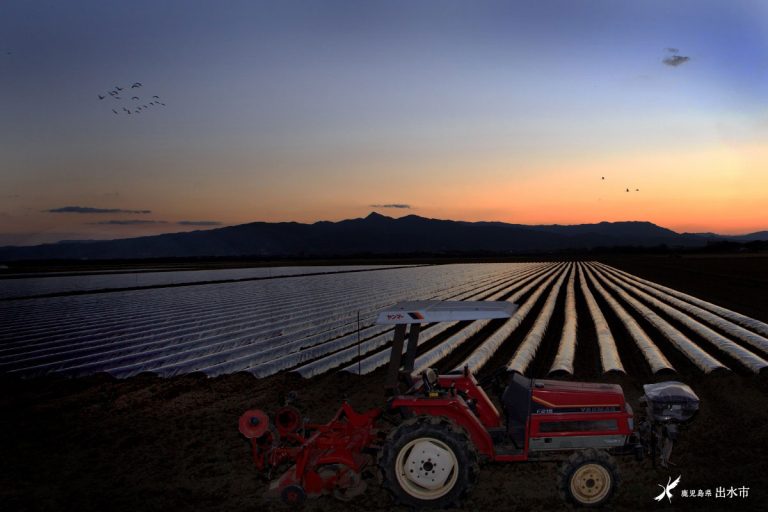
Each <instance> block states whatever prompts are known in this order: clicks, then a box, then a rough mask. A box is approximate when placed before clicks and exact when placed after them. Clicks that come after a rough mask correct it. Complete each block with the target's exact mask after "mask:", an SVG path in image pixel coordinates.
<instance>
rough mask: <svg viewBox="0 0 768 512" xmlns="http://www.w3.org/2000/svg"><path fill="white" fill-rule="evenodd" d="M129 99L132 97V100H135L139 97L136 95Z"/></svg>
mask: <svg viewBox="0 0 768 512" xmlns="http://www.w3.org/2000/svg"><path fill="white" fill-rule="evenodd" d="M131 99H132V100H137V99H139V97H138V96H134V97H133V98H131Z"/></svg>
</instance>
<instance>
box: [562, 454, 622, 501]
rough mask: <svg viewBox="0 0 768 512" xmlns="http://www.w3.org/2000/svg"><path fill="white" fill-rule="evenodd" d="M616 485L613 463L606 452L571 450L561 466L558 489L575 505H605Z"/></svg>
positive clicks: (617, 478)
mask: <svg viewBox="0 0 768 512" xmlns="http://www.w3.org/2000/svg"><path fill="white" fill-rule="evenodd" d="M618 485H619V470H618V468H617V467H616V462H615V461H614V460H613V458H612V457H611V456H610V455H608V454H607V453H606V452H604V451H601V450H596V449H594V448H589V449H587V450H584V451H580V452H576V453H574V454H573V455H571V457H570V458H569V459H568V461H567V462H566V463H565V464H564V465H563V467H562V468H561V469H560V492H561V494H563V497H564V498H565V499H566V500H567V501H570V502H571V503H573V504H575V505H578V506H583V507H599V506H602V505H605V504H606V503H608V501H610V499H611V498H612V497H613V494H614V493H615V492H616V488H617V487H618Z"/></svg>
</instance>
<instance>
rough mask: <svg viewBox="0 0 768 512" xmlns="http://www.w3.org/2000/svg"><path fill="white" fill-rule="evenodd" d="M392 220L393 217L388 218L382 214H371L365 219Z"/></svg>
mask: <svg viewBox="0 0 768 512" xmlns="http://www.w3.org/2000/svg"><path fill="white" fill-rule="evenodd" d="M384 219H386V220H392V217H387V216H386V215H382V214H380V213H376V212H371V213H369V214H368V216H367V217H365V220H384Z"/></svg>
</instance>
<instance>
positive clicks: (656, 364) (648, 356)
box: [580, 267, 674, 373]
mask: <svg viewBox="0 0 768 512" xmlns="http://www.w3.org/2000/svg"><path fill="white" fill-rule="evenodd" d="M580 268H582V267H580ZM584 268H585V269H586V270H585V275H586V276H588V277H589V281H590V283H591V284H592V286H593V287H594V288H595V290H596V291H597V293H598V294H599V295H600V296H601V297H602V298H603V300H605V301H606V302H607V303H608V306H610V308H611V309H612V310H613V312H614V313H615V314H616V316H618V317H619V320H621V322H622V324H624V327H625V328H626V329H627V332H629V335H630V336H631V337H632V339H633V340H634V342H635V344H636V345H637V348H639V349H640V352H641V353H642V354H643V357H645V360H646V362H647V363H648V365H649V366H650V367H651V371H652V372H653V373H658V372H660V371H662V370H674V367H673V366H672V363H670V362H669V360H668V359H667V358H666V357H664V354H662V353H661V351H660V350H659V348H658V347H657V346H656V344H655V343H653V341H651V338H650V337H649V336H648V335H647V334H646V332H645V331H644V330H643V328H642V327H640V325H639V324H638V323H637V322H636V321H635V319H634V318H632V316H631V315H630V314H629V313H627V311H626V310H625V309H624V308H623V307H622V306H621V305H620V304H619V303H618V302H617V301H616V300H615V299H614V298H613V297H612V296H611V295H610V294H609V293H608V292H607V291H606V290H605V289H604V288H603V287H602V285H600V283H599V282H598V281H597V279H595V277H594V276H593V275H592V273H591V272H590V270H589V267H584ZM614 346H615V345H614Z"/></svg>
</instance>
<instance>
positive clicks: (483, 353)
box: [455, 265, 565, 373]
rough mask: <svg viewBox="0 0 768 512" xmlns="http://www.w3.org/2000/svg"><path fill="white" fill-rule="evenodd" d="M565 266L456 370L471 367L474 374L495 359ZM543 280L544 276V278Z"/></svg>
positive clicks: (525, 290) (542, 284)
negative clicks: (497, 352)
mask: <svg viewBox="0 0 768 512" xmlns="http://www.w3.org/2000/svg"><path fill="white" fill-rule="evenodd" d="M564 271H565V270H564V266H563V265H558V266H557V267H555V269H554V272H552V273H550V274H549V275H548V277H547V279H546V280H544V281H543V282H542V283H541V285H540V286H539V287H538V288H536V289H535V290H534V291H533V293H532V294H531V296H530V297H528V299H527V300H526V301H525V303H523V304H522V305H521V306H520V308H519V309H518V310H517V311H515V313H514V314H513V315H512V318H510V319H509V320H507V321H506V322H504V324H503V325H502V326H501V327H500V328H499V329H498V330H496V332H494V333H493V334H491V335H490V336H489V337H488V338H487V339H486V340H485V341H483V342H482V343H481V344H480V345H479V346H478V347H477V348H476V349H475V350H474V351H473V352H472V353H471V354H470V355H469V357H467V358H466V359H465V360H464V361H462V362H461V363H460V364H458V365H457V366H456V368H455V369H457V370H460V369H462V368H464V367H465V366H467V367H469V370H470V371H471V372H473V373H476V372H477V371H478V370H480V368H482V367H483V365H485V363H487V362H488V360H490V359H491V357H493V355H494V354H495V353H496V351H497V350H498V349H499V347H501V345H502V344H503V343H504V342H505V341H506V340H507V338H509V336H510V335H511V334H512V332H513V331H514V330H515V329H517V328H518V327H520V324H521V323H522V322H523V320H524V319H525V317H526V316H527V315H528V313H530V312H531V309H533V306H534V305H535V304H536V302H537V301H538V300H539V297H541V295H542V293H544V291H545V290H546V289H547V288H548V287H549V285H550V284H551V283H552V281H554V279H555V277H557V275H558V274H560V273H562V272H564ZM541 279H543V276H542V278H541ZM529 289H530V288H528V289H524V290H521V291H520V292H518V294H517V295H518V297H517V299H515V300H519V298H520V297H522V296H523V295H524V294H525V293H527V292H528V291H529ZM515 300H513V299H511V298H510V301H511V302H515Z"/></svg>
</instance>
